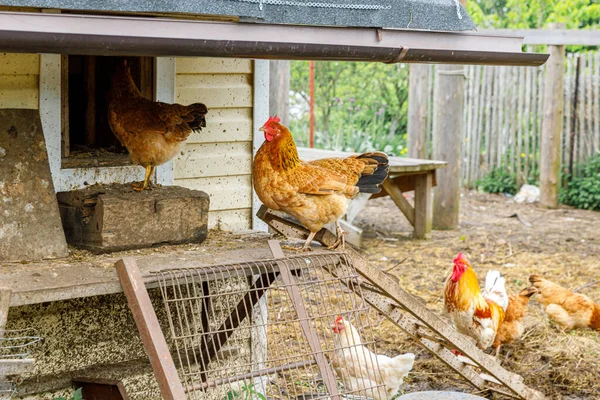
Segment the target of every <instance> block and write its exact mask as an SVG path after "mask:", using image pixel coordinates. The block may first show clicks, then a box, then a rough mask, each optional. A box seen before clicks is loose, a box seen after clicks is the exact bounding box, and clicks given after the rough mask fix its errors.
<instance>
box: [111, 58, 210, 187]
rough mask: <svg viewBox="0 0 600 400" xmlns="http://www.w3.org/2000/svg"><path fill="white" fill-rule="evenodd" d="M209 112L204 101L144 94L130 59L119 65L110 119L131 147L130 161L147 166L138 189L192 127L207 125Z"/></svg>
mask: <svg viewBox="0 0 600 400" xmlns="http://www.w3.org/2000/svg"><path fill="white" fill-rule="evenodd" d="M207 112H208V109H207V108H206V106H205V105H204V104H202V103H194V104H190V105H189V106H183V105H181V104H167V103H162V102H159V101H151V100H148V99H146V98H144V97H143V96H142V95H141V93H140V91H139V90H138V88H137V87H136V85H135V83H134V81H133V78H132V77H131V72H130V70H129V66H128V65H127V61H123V63H122V64H121V65H119V66H118V68H117V72H116V73H115V75H114V77H113V87H112V90H111V92H110V103H109V106H108V121H109V124H110V128H111V129H112V131H113V133H114V134H115V136H116V137H117V138H118V139H119V141H120V142H121V144H122V145H123V146H125V147H126V148H127V150H128V151H129V155H130V157H131V161H132V162H133V163H134V164H138V165H141V166H143V167H145V168H146V177H145V178H144V182H143V183H142V184H139V183H134V184H133V188H134V189H135V190H140V191H141V190H144V189H149V188H150V187H151V186H152V182H151V180H152V174H153V173H154V168H155V167H156V166H158V165H161V164H164V163H166V162H167V161H169V160H170V159H172V158H173V157H175V155H176V154H177V152H178V151H179V146H180V145H181V143H182V142H183V141H184V140H186V139H187V138H188V136H189V135H190V134H191V133H192V131H200V130H202V128H203V127H205V126H206V120H205V118H204V117H205V116H206V113H207Z"/></svg>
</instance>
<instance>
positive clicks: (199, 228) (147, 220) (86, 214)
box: [58, 184, 209, 253]
mask: <svg viewBox="0 0 600 400" xmlns="http://www.w3.org/2000/svg"><path fill="white" fill-rule="evenodd" d="M58 200H59V206H60V215H61V218H62V223H63V228H64V231H65V234H66V237H67V242H68V243H69V244H71V245H73V246H75V247H80V248H85V249H89V250H91V251H94V252H99V253H100V252H108V251H117V250H127V249H135V248H142V247H150V246H152V245H156V244H160V243H169V244H179V243H192V242H193V243H200V242H202V241H204V240H205V239H206V235H207V225H208V209H209V197H208V195H207V194H206V193H204V192H202V191H199V190H190V189H186V188H182V187H179V186H163V187H157V188H154V189H153V190H145V191H143V192H136V191H134V190H133V189H132V188H131V185H130V184H123V185H110V186H98V185H95V186H91V187H89V188H86V189H81V190H74V191H70V192H61V193H58Z"/></svg>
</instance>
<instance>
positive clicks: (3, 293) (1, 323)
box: [0, 287, 12, 339]
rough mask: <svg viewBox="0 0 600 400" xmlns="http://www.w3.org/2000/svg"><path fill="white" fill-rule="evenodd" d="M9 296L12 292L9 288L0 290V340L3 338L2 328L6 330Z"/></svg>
mask: <svg viewBox="0 0 600 400" xmlns="http://www.w3.org/2000/svg"><path fill="white" fill-rule="evenodd" d="M11 296H12V290H11V289H10V288H6V287H3V288H0V339H2V337H3V336H4V328H6V321H7V320H8V310H9V308H10V298H11Z"/></svg>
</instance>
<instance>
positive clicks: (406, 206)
mask: <svg viewBox="0 0 600 400" xmlns="http://www.w3.org/2000/svg"><path fill="white" fill-rule="evenodd" d="M383 187H384V189H385V191H386V193H387V194H388V195H389V196H390V197H391V198H392V200H394V203H396V205H397V206H398V208H399V209H400V211H402V214H404V216H405V217H406V219H408V222H410V224H411V225H412V226H415V209H414V208H413V206H411V205H410V203H409V202H408V200H406V198H405V197H404V194H403V193H402V191H401V190H400V189H399V188H398V186H396V185H395V184H394V183H393V181H390V180H389V179H386V180H385V181H384V182H383ZM415 201H416V198H415Z"/></svg>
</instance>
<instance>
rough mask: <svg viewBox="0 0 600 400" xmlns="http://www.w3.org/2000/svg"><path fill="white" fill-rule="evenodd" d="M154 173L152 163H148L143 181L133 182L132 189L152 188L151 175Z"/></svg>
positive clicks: (139, 190)
mask: <svg viewBox="0 0 600 400" xmlns="http://www.w3.org/2000/svg"><path fill="white" fill-rule="evenodd" d="M153 174H154V165H148V166H147V167H146V177H145V178H144V182H133V183H132V184H131V186H132V187H133V190H135V191H137V192H141V191H142V190H146V189H151V188H152V175H153Z"/></svg>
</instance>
